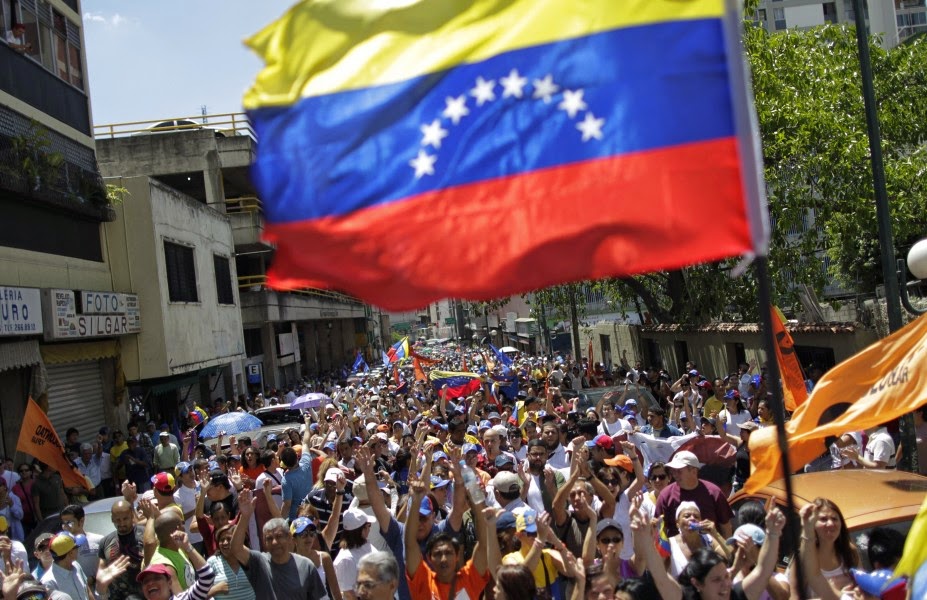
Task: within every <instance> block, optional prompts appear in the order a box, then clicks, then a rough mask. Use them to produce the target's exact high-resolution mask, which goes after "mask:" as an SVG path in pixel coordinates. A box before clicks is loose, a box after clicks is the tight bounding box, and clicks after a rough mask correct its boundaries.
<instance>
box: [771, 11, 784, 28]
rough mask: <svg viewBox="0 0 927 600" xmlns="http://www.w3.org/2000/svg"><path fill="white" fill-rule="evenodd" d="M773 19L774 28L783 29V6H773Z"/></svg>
mask: <svg viewBox="0 0 927 600" xmlns="http://www.w3.org/2000/svg"><path fill="white" fill-rule="evenodd" d="M773 19H775V21H776V29H785V28H786V25H785V9H783V8H774V9H773Z"/></svg>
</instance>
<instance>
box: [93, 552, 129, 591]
mask: <svg viewBox="0 0 927 600" xmlns="http://www.w3.org/2000/svg"><path fill="white" fill-rule="evenodd" d="M131 562H132V559H130V558H129V557H128V556H126V555H121V556H119V557H118V558H116V560H114V561H112V562H110V563H109V564H108V565H106V566H105V567H103V568H102V569H97V589H103V590H105V589H106V588H108V587H109V585H110V584H111V583H112V582H113V581H114V580H115V579H116V578H117V577H119V576H120V575H122V574H123V573H125V572H126V569H128V568H129V564H130V563H131Z"/></svg>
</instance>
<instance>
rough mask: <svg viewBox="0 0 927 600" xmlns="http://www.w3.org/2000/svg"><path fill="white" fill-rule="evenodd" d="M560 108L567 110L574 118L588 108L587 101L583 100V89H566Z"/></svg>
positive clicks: (558, 106)
mask: <svg viewBox="0 0 927 600" xmlns="http://www.w3.org/2000/svg"><path fill="white" fill-rule="evenodd" d="M557 108H559V109H560V110H565V111H566V113H567V114H568V115H569V116H570V118H571V119H572V118H573V117H575V116H576V114H577V113H578V112H579V111H581V110H586V102H585V101H584V100H583V90H576V91H575V92H574V91H573V90H564V91H563V102H561V103H560V104H559V105H557Z"/></svg>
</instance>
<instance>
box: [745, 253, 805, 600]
mask: <svg viewBox="0 0 927 600" xmlns="http://www.w3.org/2000/svg"><path fill="white" fill-rule="evenodd" d="M756 278H757V280H758V282H757V283H758V287H759V289H758V292H759V294H758V295H759V305H760V306H759V308H760V323H762V324H763V346H764V350H765V351H766V365H767V367H768V370H767V372H768V373H769V385H770V386H771V390H772V395H773V400H772V409H773V415H774V416H775V419H776V441H777V442H778V446H779V454H781V455H782V473H783V476H784V477H785V498H786V507H787V512H786V514H787V515H790V516H791V515H797V514H798V510H797V509H796V508H795V496H794V495H793V492H792V464H791V463H792V461H791V459H790V458H789V441H788V438H787V437H786V432H785V402H784V401H783V395H782V380H781V377H780V373H781V371H780V370H779V358H778V356H777V355H776V340H775V339H774V338H773V323H772V291H771V289H770V288H771V286H770V283H769V281H770V280H769V266H768V264H767V258H766V257H765V256H760V257H758V258H757V259H756ZM787 527H790V528H791V530H792V531H791V533H792V536H791V537H792V539H793V540H796V541H797V540H798V539H799V536H800V534H801V529H800V526H799V523H798V519H794V520H793V519H791V518H790V519H789V521H788V524H787ZM792 567H794V568H795V575H796V578H797V580H798V589H799V595H798V597H799V598H804V597H805V592H804V590H805V573H804V568H803V566H802V561H801V560H800V559H799V560H795V561H792Z"/></svg>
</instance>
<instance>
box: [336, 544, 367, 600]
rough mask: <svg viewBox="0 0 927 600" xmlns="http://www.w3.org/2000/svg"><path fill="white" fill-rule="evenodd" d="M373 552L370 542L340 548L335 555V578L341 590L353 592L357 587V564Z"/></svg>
mask: <svg viewBox="0 0 927 600" xmlns="http://www.w3.org/2000/svg"><path fill="white" fill-rule="evenodd" d="M373 552H375V550H374V548H373V546H372V545H371V544H370V542H367V543H366V544H364V545H363V546H360V547H357V548H351V549H350V550H345V549H342V550H340V551H339V552H338V556H336V557H335V563H334V564H335V578H336V579H338V587H340V588H341V591H342V592H354V591H355V589H354V588H356V587H357V564H358V563H359V562H360V559H362V558H364V557H365V556H367V555H368V554H372V553H373Z"/></svg>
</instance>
